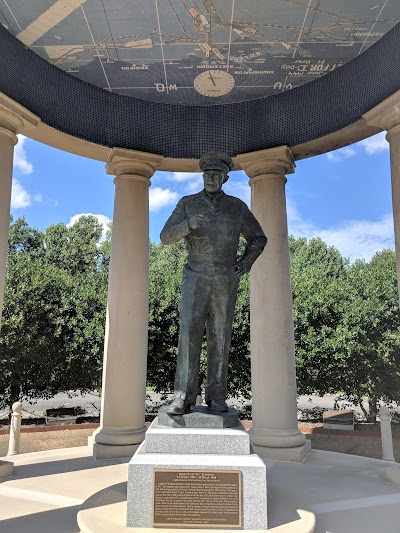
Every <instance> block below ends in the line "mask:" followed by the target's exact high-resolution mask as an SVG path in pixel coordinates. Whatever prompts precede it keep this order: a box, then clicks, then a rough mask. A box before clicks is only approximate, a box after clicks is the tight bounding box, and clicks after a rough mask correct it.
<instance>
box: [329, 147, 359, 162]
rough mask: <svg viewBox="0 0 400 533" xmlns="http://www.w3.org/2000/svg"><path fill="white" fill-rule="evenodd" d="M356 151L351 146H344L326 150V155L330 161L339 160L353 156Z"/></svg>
mask: <svg viewBox="0 0 400 533" xmlns="http://www.w3.org/2000/svg"><path fill="white" fill-rule="evenodd" d="M356 153H357V152H356V151H355V149H354V148H353V147H352V146H345V147H344V148H340V149H339V150H335V151H333V152H328V153H327V154H326V157H327V158H328V159H329V160H330V161H341V160H342V159H348V158H349V157H353V156H355V155H356Z"/></svg>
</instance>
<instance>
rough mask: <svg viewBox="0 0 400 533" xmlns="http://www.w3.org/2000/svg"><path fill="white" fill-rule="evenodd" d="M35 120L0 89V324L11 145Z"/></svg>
mask: <svg viewBox="0 0 400 533" xmlns="http://www.w3.org/2000/svg"><path fill="white" fill-rule="evenodd" d="M39 121H40V120H39V118H38V117H36V116H35V115H33V114H32V113H30V112H29V111H28V110H26V109H25V108H23V107H22V106H19V105H18V104H16V103H15V102H13V101H12V100H11V99H10V98H8V97H7V96H5V95H3V94H2V93H0V324H1V316H2V311H3V300H4V283H5V276H6V263H7V250H8V226H9V222H10V205H11V185H12V170H13V158H14V146H15V145H16V144H17V142H18V139H17V133H20V132H22V131H25V130H28V129H29V127H35V126H37V124H38V123H39Z"/></svg>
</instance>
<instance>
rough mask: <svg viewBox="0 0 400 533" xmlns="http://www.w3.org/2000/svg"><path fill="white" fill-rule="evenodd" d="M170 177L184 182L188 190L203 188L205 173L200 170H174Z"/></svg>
mask: <svg viewBox="0 0 400 533" xmlns="http://www.w3.org/2000/svg"><path fill="white" fill-rule="evenodd" d="M168 179H169V180H170V181H174V182H175V183H184V184H185V187H186V188H187V190H188V192H189V191H190V192H191V191H196V190H201V189H202V187H203V174H201V173H199V172H172V173H171V174H170V175H169V176H168Z"/></svg>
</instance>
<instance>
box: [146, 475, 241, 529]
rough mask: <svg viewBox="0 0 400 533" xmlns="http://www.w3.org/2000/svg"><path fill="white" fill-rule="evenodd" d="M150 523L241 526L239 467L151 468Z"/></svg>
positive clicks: (191, 525)
mask: <svg viewBox="0 0 400 533" xmlns="http://www.w3.org/2000/svg"><path fill="white" fill-rule="evenodd" d="M152 523H153V526H154V527H163V526H164V527H171V526H177V527H184V526H189V527H199V528H204V529H205V528H217V527H221V528H241V527H242V486H241V472H240V470H154V472H153V518H152Z"/></svg>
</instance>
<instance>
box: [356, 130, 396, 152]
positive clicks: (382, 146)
mask: <svg viewBox="0 0 400 533" xmlns="http://www.w3.org/2000/svg"><path fill="white" fill-rule="evenodd" d="M385 136H386V132H385V131H381V132H380V133H378V134H377V135H374V136H373V137H368V139H364V140H363V141H360V142H359V143H358V144H359V145H360V146H362V147H363V148H364V150H365V151H366V153H367V154H368V155H373V154H377V153H378V152H383V151H385V150H389V143H388V142H387V140H386V139H385Z"/></svg>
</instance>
